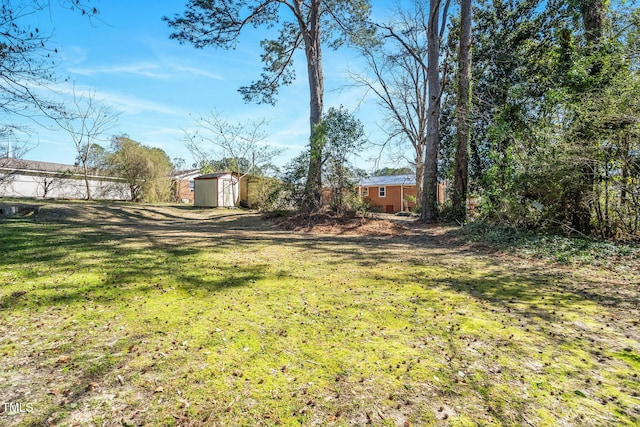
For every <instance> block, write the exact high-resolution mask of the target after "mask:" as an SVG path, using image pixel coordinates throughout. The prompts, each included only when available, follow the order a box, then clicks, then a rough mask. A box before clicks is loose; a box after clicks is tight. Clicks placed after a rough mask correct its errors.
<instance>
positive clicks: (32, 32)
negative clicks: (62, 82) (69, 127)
mask: <svg viewBox="0 0 640 427" xmlns="http://www.w3.org/2000/svg"><path fill="white" fill-rule="evenodd" d="M51 3H52V2H51V0H32V1H12V0H0V11H1V13H0V36H1V37H0V112H2V113H4V114H6V115H7V116H8V115H22V116H28V117H31V118H32V117H33V113H34V110H35V111H38V112H40V113H41V114H44V115H46V116H57V115H58V114H59V113H60V111H61V110H62V105H61V104H60V103H58V102H55V101H52V100H50V99H47V98H46V96H44V95H43V94H42V89H46V86H47V85H48V84H50V83H53V82H55V80H56V78H55V73H54V68H55V65H56V64H55V63H56V61H55V57H56V54H57V53H58V51H57V49H56V48H54V47H52V46H51V33H50V32H49V31H47V30H45V29H42V28H38V27H36V26H34V25H33V24H32V23H33V21H34V20H33V19H32V18H33V16H35V15H38V14H40V13H43V12H44V13H46V11H47V10H48V9H50V8H51V7H52V4H51ZM89 3H90V0H87V1H81V0H58V1H57V4H58V5H59V6H60V7H64V8H68V9H72V10H76V11H79V12H80V13H81V14H82V15H85V16H89V17H94V16H95V15H97V13H98V10H97V9H96V8H95V7H92V6H91V5H90V4H89ZM1 120H2V119H0V125H2V124H3V123H1Z"/></svg>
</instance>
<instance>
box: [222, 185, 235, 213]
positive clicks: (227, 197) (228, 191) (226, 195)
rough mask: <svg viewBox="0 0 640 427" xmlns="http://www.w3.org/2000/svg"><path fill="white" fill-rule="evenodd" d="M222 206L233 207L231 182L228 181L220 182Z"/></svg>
mask: <svg viewBox="0 0 640 427" xmlns="http://www.w3.org/2000/svg"><path fill="white" fill-rule="evenodd" d="M222 206H225V207H227V208H229V207H233V206H235V203H233V182H232V181H231V180H228V179H225V180H223V181H222Z"/></svg>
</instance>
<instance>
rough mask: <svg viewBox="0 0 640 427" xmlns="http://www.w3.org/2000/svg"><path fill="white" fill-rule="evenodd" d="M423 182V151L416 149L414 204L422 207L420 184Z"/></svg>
mask: <svg viewBox="0 0 640 427" xmlns="http://www.w3.org/2000/svg"><path fill="white" fill-rule="evenodd" d="M423 184H424V152H423V151H418V150H416V206H420V207H422V186H423Z"/></svg>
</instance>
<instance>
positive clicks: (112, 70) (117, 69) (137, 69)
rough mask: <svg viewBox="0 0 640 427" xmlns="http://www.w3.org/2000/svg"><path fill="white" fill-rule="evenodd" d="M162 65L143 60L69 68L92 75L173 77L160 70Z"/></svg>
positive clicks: (76, 72)
mask: <svg viewBox="0 0 640 427" xmlns="http://www.w3.org/2000/svg"><path fill="white" fill-rule="evenodd" d="M161 69H162V67H161V66H160V65H159V64H155V63H150V62H142V63H135V64H120V65H110V66H101V67H83V68H80V67H78V68H69V72H70V73H74V74H80V75H83V76H90V75H94V74H135V75H139V76H144V77H149V78H153V79H167V78H169V77H171V76H170V75H169V74H167V73H162V72H158V71H157V70H161Z"/></svg>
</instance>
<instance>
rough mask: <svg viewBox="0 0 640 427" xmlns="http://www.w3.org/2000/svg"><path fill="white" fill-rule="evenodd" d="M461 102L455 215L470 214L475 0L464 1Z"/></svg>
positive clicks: (458, 107) (459, 52)
mask: <svg viewBox="0 0 640 427" xmlns="http://www.w3.org/2000/svg"><path fill="white" fill-rule="evenodd" d="M458 61H459V65H458V106H457V109H458V111H457V115H458V117H457V119H458V126H457V128H458V129H457V135H456V139H457V145H456V166H455V177H454V189H453V200H452V202H453V215H454V217H455V219H457V220H458V221H464V220H465V219H466V218H467V187H468V182H469V154H468V149H467V146H468V144H469V118H470V117H469V116H470V115H469V112H470V107H471V0H461V2H460V48H459V51H458Z"/></svg>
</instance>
